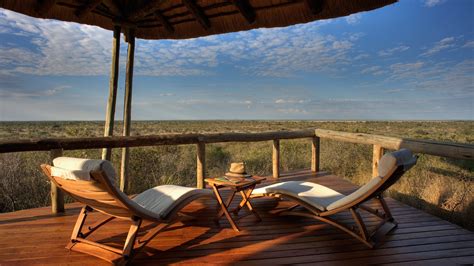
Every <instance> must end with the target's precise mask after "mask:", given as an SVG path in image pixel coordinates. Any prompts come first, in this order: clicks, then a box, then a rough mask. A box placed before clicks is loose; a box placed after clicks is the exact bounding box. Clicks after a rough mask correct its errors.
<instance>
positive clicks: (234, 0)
mask: <svg viewBox="0 0 474 266" xmlns="http://www.w3.org/2000/svg"><path fill="white" fill-rule="evenodd" d="M396 1H397V0H0V7H2V8H6V9H10V10H13V11H16V12H19V13H23V14H26V15H29V16H32V17H37V18H50V19H57V20H63V21H72V22H78V23H82V24H89V25H96V26H99V27H102V28H104V29H109V30H112V29H113V27H114V25H117V24H119V25H122V26H125V27H131V28H135V36H136V37H138V38H143V39H185V38H193V37H199V36H206V35H212V34H219V33H226V32H235V31H241V30H249V29H255V28H261V27H267V28H268V27H282V26H288V25H293V24H297V23H305V22H310V21H314V20H319V19H329V18H335V17H341V16H347V15H350V14H353V13H357V12H361V11H368V10H372V9H376V8H379V7H383V6H385V5H388V4H392V3H394V2H396Z"/></svg>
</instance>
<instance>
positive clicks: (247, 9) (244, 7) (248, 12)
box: [231, 0, 257, 24]
mask: <svg viewBox="0 0 474 266" xmlns="http://www.w3.org/2000/svg"><path fill="white" fill-rule="evenodd" d="M231 1H232V3H233V4H234V6H235V7H236V8H237V9H238V10H239V12H240V14H242V16H244V18H245V19H246V20H247V22H248V23H250V24H252V23H254V22H255V19H256V17H257V15H256V13H255V10H254V9H253V7H252V5H250V3H249V1H248V0H231Z"/></svg>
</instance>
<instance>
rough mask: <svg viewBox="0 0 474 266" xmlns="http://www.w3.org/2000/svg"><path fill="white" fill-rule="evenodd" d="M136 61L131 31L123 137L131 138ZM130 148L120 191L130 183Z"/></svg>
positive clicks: (125, 153)
mask: <svg viewBox="0 0 474 266" xmlns="http://www.w3.org/2000/svg"><path fill="white" fill-rule="evenodd" d="M134 59H135V32H134V30H133V29H130V30H129V32H128V54H127V70H126V73H125V75H126V76H125V97H124V110H123V136H130V123H131V120H132V88H133V63H134ZM129 157H130V154H129V148H128V147H125V148H122V164H121V167H120V190H122V191H124V192H125V191H126V190H127V183H128V168H129V167H128V161H129Z"/></svg>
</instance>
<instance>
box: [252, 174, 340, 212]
mask: <svg viewBox="0 0 474 266" xmlns="http://www.w3.org/2000/svg"><path fill="white" fill-rule="evenodd" d="M267 193H278V194H283V195H289V196H293V197H297V198H299V199H301V200H302V201H304V202H306V203H308V204H310V205H311V206H314V207H315V208H317V209H319V210H321V211H325V210H326V207H327V206H328V205H330V204H331V203H333V202H335V201H337V200H339V199H341V198H343V197H345V195H344V194H341V193H339V192H337V191H335V190H332V189H330V188H328V187H325V186H322V185H319V184H315V183H312V182H304V181H287V182H282V183H277V184H273V185H269V186H266V187H261V188H258V189H255V190H254V191H253V192H252V194H254V195H259V194H267Z"/></svg>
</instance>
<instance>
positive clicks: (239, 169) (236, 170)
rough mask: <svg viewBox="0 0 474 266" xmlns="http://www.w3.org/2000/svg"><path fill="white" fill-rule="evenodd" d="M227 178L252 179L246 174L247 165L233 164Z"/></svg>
mask: <svg viewBox="0 0 474 266" xmlns="http://www.w3.org/2000/svg"><path fill="white" fill-rule="evenodd" d="M225 175H226V176H227V177H242V178H243V177H251V176H252V175H249V174H247V173H246V172H245V164H244V163H243V162H242V163H231V164H230V169H229V172H227V173H225Z"/></svg>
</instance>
